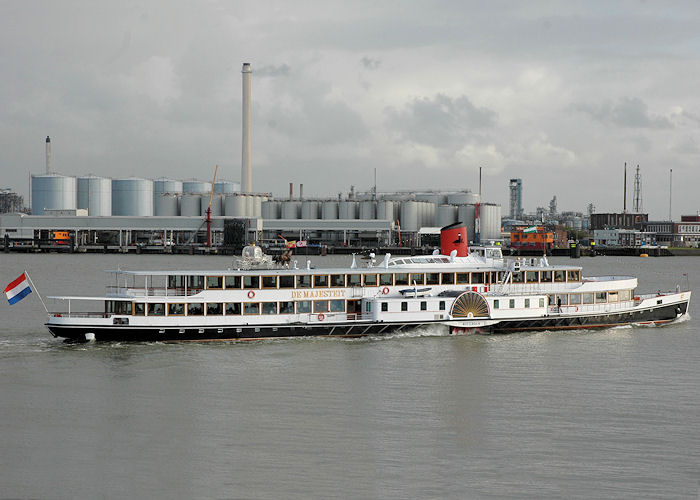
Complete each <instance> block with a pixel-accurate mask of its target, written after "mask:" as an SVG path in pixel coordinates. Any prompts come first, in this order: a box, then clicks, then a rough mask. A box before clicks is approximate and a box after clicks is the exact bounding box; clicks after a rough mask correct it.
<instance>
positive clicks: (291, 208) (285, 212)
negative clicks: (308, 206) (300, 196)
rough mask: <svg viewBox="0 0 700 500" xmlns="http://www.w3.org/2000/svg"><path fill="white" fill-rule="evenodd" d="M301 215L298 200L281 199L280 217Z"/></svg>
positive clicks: (289, 217) (291, 218)
mask: <svg viewBox="0 0 700 500" xmlns="http://www.w3.org/2000/svg"><path fill="white" fill-rule="evenodd" d="M300 217H301V202H300V201H283V202H282V213H281V218H282V219H290V220H294V219H299V218H300Z"/></svg>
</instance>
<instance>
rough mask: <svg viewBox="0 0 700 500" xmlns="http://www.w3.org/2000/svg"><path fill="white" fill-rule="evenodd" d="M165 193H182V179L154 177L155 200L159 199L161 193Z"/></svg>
mask: <svg viewBox="0 0 700 500" xmlns="http://www.w3.org/2000/svg"><path fill="white" fill-rule="evenodd" d="M165 193H169V194H180V193H182V181H179V180H177V179H168V178H167V177H160V178H158V179H153V200H154V201H155V200H157V199H158V197H159V196H160V195H161V194H165Z"/></svg>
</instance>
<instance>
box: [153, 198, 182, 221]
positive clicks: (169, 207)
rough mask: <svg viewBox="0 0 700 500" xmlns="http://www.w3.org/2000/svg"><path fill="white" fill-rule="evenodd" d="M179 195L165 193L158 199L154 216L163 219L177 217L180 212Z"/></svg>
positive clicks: (154, 208)
mask: <svg viewBox="0 0 700 500" xmlns="http://www.w3.org/2000/svg"><path fill="white" fill-rule="evenodd" d="M178 201H179V195H177V194H170V193H163V194H161V195H160V196H158V198H157V199H156V205H155V207H153V213H154V215H158V216H162V217H176V216H177V215H178V214H179V213H180V211H179V210H178V208H177V206H178Z"/></svg>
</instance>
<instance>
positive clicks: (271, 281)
mask: <svg viewBox="0 0 700 500" xmlns="http://www.w3.org/2000/svg"><path fill="white" fill-rule="evenodd" d="M262 286H263V288H277V276H263V277H262Z"/></svg>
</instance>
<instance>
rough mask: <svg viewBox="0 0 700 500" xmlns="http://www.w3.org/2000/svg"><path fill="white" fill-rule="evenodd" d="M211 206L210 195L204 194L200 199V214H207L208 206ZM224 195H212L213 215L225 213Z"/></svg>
mask: <svg viewBox="0 0 700 500" xmlns="http://www.w3.org/2000/svg"><path fill="white" fill-rule="evenodd" d="M208 207H209V196H207V195H202V199H201V200H200V215H207V208H208ZM223 207H224V195H222V194H215V195H214V196H212V197H211V216H212V217H214V216H219V215H224V213H223Z"/></svg>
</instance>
